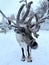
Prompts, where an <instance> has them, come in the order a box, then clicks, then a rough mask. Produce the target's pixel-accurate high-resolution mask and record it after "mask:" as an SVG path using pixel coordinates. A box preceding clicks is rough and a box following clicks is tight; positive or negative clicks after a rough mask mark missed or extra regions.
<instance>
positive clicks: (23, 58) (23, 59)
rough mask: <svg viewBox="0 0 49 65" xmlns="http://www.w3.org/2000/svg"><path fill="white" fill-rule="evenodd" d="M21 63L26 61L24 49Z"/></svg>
mask: <svg viewBox="0 0 49 65" xmlns="http://www.w3.org/2000/svg"><path fill="white" fill-rule="evenodd" d="M21 61H25V54H24V49H23V48H22V59H21Z"/></svg>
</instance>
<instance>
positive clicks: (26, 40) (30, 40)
mask: <svg viewBox="0 0 49 65" xmlns="http://www.w3.org/2000/svg"><path fill="white" fill-rule="evenodd" d="M32 3H33V2H32V1H31V2H29V3H28V4H27V10H26V12H25V14H24V16H23V17H22V18H21V19H20V14H21V12H22V10H23V8H24V6H25V4H22V6H21V7H20V9H19V11H18V14H17V18H16V23H14V22H13V20H11V19H9V18H8V17H6V16H5V15H4V14H3V12H2V11H1V10H0V13H1V14H2V15H3V16H4V17H5V18H6V19H7V20H8V22H10V24H9V23H8V24H9V25H11V22H12V23H13V25H11V26H10V27H14V31H15V33H16V39H17V41H18V43H19V44H20V46H21V50H22V59H21V60H22V61H25V60H27V62H32V57H31V49H37V47H38V43H37V42H36V40H35V39H34V37H33V36H32V33H33V34H34V36H35V37H36V38H37V37H38V34H37V33H36V32H37V31H39V29H40V26H39V24H40V23H43V20H45V19H49V16H47V17H42V18H40V19H38V17H37V15H36V14H34V16H30V17H29V19H28V20H26V18H27V17H28V15H29V12H30V8H31V4H32ZM33 17H35V18H36V23H33V24H31V20H32V19H33ZM33 27H35V28H34V29H32V28H33Z"/></svg>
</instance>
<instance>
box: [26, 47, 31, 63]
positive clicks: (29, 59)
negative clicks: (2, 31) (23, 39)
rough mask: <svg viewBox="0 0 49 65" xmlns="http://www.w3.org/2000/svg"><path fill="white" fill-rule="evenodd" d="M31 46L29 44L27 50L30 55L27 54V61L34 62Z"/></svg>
mask: <svg viewBox="0 0 49 65" xmlns="http://www.w3.org/2000/svg"><path fill="white" fill-rule="evenodd" d="M30 51H31V48H30V47H29V46H27V52H28V56H27V62H32V59H31V56H30V53H31V52H30Z"/></svg>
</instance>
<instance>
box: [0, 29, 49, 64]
mask: <svg viewBox="0 0 49 65" xmlns="http://www.w3.org/2000/svg"><path fill="white" fill-rule="evenodd" d="M38 33H39V34H40V36H39V38H38V39H36V41H37V42H38V44H39V47H38V49H36V50H32V53H31V55H32V60H33V62H32V63H30V62H27V61H25V62H22V61H21V48H20V46H19V44H18V42H17V40H16V37H15V33H14V32H13V31H9V32H7V33H6V34H4V33H0V65H49V31H43V30H40V31H39V32H38Z"/></svg>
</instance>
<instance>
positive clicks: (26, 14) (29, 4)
mask: <svg viewBox="0 0 49 65" xmlns="http://www.w3.org/2000/svg"><path fill="white" fill-rule="evenodd" d="M32 3H33V2H32V1H31V2H29V3H28V5H27V11H26V13H25V15H24V16H23V18H22V20H23V21H24V20H25V19H26V17H27V16H28V14H29V11H30V6H31V4H32Z"/></svg>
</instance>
